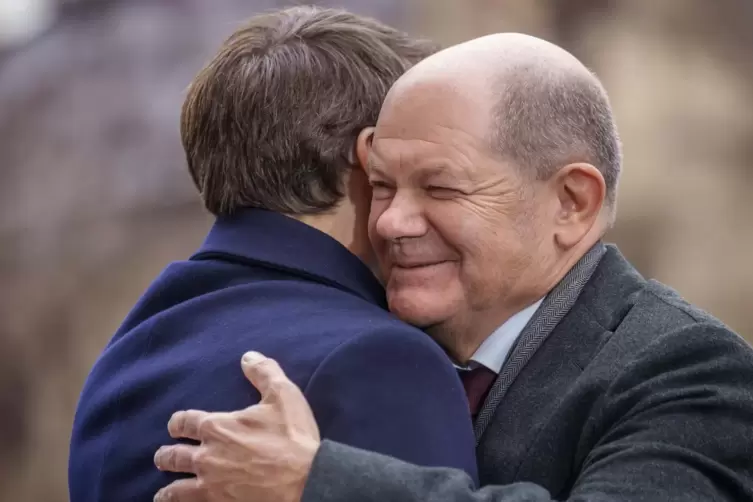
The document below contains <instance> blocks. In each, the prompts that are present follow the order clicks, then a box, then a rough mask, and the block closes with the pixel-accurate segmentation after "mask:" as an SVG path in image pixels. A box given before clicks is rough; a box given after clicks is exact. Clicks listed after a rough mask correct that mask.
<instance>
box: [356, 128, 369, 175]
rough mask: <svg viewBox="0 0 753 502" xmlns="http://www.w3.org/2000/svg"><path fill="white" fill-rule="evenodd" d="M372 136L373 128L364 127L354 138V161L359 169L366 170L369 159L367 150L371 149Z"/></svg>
mask: <svg viewBox="0 0 753 502" xmlns="http://www.w3.org/2000/svg"><path fill="white" fill-rule="evenodd" d="M373 138H374V128H373V127H366V128H365V129H363V130H362V131H361V132H360V133H359V134H358V138H357V139H356V147H355V159H353V160H355V162H353V164H354V165H355V164H358V165H359V166H360V167H361V169H363V170H364V171H365V170H366V165H367V161H368V159H369V152H370V151H371V140H372V139H373Z"/></svg>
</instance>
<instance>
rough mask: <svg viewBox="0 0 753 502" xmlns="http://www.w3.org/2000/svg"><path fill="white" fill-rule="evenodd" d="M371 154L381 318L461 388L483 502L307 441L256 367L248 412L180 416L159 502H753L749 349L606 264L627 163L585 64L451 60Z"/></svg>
mask: <svg viewBox="0 0 753 502" xmlns="http://www.w3.org/2000/svg"><path fill="white" fill-rule="evenodd" d="M363 142H364V144H362V145H360V146H359V151H360V150H365V151H368V167H367V170H368V175H369V179H370V181H371V184H372V187H373V199H372V203H371V216H370V221H369V227H370V228H369V233H370V238H371V242H372V245H373V246H374V249H375V251H376V255H377V257H378V259H379V265H380V268H381V271H382V273H383V275H384V277H385V280H386V290H387V296H388V300H389V306H390V309H391V310H392V312H393V313H394V314H396V315H397V316H398V317H399V318H401V319H402V320H403V321H405V322H408V323H411V324H413V325H415V326H419V327H421V328H423V329H424V330H425V331H426V332H427V333H429V334H430V335H431V336H432V337H433V338H434V339H435V340H436V341H437V343H439V344H440V345H441V346H442V347H443V348H444V349H445V351H446V352H447V353H448V354H449V355H450V356H451V357H452V358H453V359H454V361H455V363H456V364H457V366H458V367H459V368H460V371H461V377H462V378H463V380H464V382H465V383H466V390H467V393H468V398H469V403H470V405H471V414H472V415H473V418H474V427H475V433H476V438H477V445H478V449H477V457H478V461H479V474H480V479H481V482H482V485H484V487H483V488H482V489H480V490H476V489H475V488H474V487H473V486H472V483H471V480H470V478H469V477H468V476H467V475H465V474H464V473H463V472H461V471H458V470H451V469H430V468H421V467H417V466H414V465H411V464H408V463H404V462H401V461H398V460H395V459H392V458H390V457H386V456H381V455H377V454H375V453H371V452H367V451H363V450H359V449H354V448H350V447H347V446H344V445H341V444H337V443H334V442H331V441H328V440H325V441H320V440H319V434H318V430H317V427H316V424H315V422H314V421H313V419H312V417H311V412H310V411H309V408H308V406H307V404H306V402H305V400H304V399H303V397H302V395H301V393H300V391H298V389H297V388H296V387H295V386H294V385H293V384H292V383H290V381H289V380H287V379H286V378H285V376H284V374H283V372H282V371H281V369H280V368H279V366H277V364H276V363H275V362H274V361H272V360H271V359H267V358H265V357H264V356H263V355H259V354H248V356H247V358H245V359H244V362H243V368H244V372H245V373H246V375H247V377H248V378H249V379H250V380H251V382H252V383H253V384H254V385H255V386H256V387H257V388H258V389H259V390H260V392H261V395H262V396H263V399H262V404H261V405H259V406H254V407H251V408H247V409H245V410H241V411H238V412H236V413H234V414H229V415H228V414H219V415H218V414H208V413H204V412H200V411H187V412H179V413H177V414H176V415H174V416H173V418H172V419H171V421H170V423H169V430H170V433H171V434H172V435H173V436H174V437H186V438H190V439H194V440H197V441H200V442H201V444H200V445H199V446H186V445H181V446H169V447H163V448H162V449H160V450H159V451H158V452H157V454H156V456H155V463H156V464H157V466H158V467H159V468H160V469H164V470H180V471H187V472H192V473H198V477H197V478H195V479H190V480H183V481H182V482H180V483H179V484H176V485H173V486H170V487H167V488H166V489H165V490H164V491H163V492H160V494H159V495H158V498H157V500H177V501H186V502H187V501H194V500H201V501H212V502H224V501H241V500H245V501H251V500H253V501H255V502H273V501H274V502H281V501H282V502H298V501H300V500H302V501H304V502H320V501H321V502H324V501H329V502H360V501H363V502H372V501H373V502H382V501H391V502H413V501H428V500H431V501H442V502H444V501H446V502H451V501H452V502H459V501H464V502H465V501H478V502H481V501H510V502H512V501H523V500H525V501H550V500H568V501H607V500H609V501H611V500H615V501H616V500H619V501H638V500H640V501H646V500H660V501H668V500H678V501H679V500H682V501H691V500H692V501H720V500H725V501H739V500H753V426H752V424H753V350H752V349H751V348H750V347H749V346H748V345H747V344H746V343H745V342H744V341H743V339H742V338H740V337H739V336H738V335H736V334H735V333H733V332H732V331H730V330H729V329H728V328H727V327H725V326H724V325H723V324H722V323H721V322H719V321H718V320H716V319H714V318H713V317H711V316H710V315H708V314H706V313H704V312H702V311H700V310H699V309H697V308H695V307H693V306H691V305H689V304H688V303H686V302H684V301H683V300H682V299H681V298H680V297H679V296H678V295H677V294H676V293H675V292H673V291H672V290H670V289H669V288H667V287H665V286H663V285H661V284H659V283H657V282H656V281H649V280H646V279H644V278H643V277H641V276H640V274H638V272H637V271H636V270H635V269H634V268H633V267H632V266H631V265H630V264H629V263H628V262H627V261H626V260H625V258H623V257H622V255H621V254H620V253H619V251H618V250H617V249H616V248H615V247H614V246H607V245H605V244H603V243H602V240H601V239H602V236H603V235H604V233H605V231H606V230H607V229H608V228H609V227H610V225H611V224H612V222H613V221H614V218H615V211H616V190H617V182H618V178H619V174H620V168H621V153H620V145H619V140H618V136H617V131H616V127H615V124H614V120H613V117H612V112H611V109H610V105H609V101H608V99H607V96H606V93H605V91H604V89H603V88H602V86H601V84H600V83H599V82H598V80H597V79H596V78H595V77H594V76H593V75H592V74H591V73H590V72H589V71H588V70H587V69H586V68H585V67H584V66H583V65H582V64H581V63H580V62H578V61H577V60H576V59H575V58H574V57H573V56H571V55H570V54H568V53H566V52H565V51H564V50H562V49H560V48H558V47H556V46H554V45H551V44H549V43H547V42H544V41H542V40H538V39H535V38H531V37H527V36H523V35H515V34H499V35H492V36H487V37H483V38H480V39H476V40H473V41H470V42H467V43H464V44H461V45H458V46H456V47H453V48H450V49H447V50H445V51H442V52H440V53H438V54H436V55H434V56H432V57H429V58H428V59H426V60H424V61H423V62H422V63H420V64H418V65H417V66H415V67H414V68H413V69H412V70H410V71H408V73H406V75H405V76H404V77H402V78H401V79H399V80H398V82H397V83H396V84H395V86H394V87H393V88H392V90H391V91H390V92H389V94H388V96H387V98H386V101H385V103H384V106H383V109H382V113H381V115H380V117H379V121H378V123H377V126H376V130H375V131H374V134H373V136H370V135H368V134H365V135H363ZM387 371H389V369H387ZM168 496H172V497H173V498H162V497H168Z"/></svg>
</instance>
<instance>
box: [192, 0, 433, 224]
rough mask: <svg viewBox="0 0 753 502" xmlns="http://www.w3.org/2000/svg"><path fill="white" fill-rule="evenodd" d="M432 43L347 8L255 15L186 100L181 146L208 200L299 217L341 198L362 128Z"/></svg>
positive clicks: (227, 207)
mask: <svg viewBox="0 0 753 502" xmlns="http://www.w3.org/2000/svg"><path fill="white" fill-rule="evenodd" d="M432 52H434V47H433V46H432V45H431V44H430V43H428V42H425V41H421V40H414V39H412V38H410V37H408V36H407V35H406V34H404V33H402V32H400V31H397V30H395V29H393V28H390V27H388V26H385V25H384V24H381V23H379V22H378V21H375V20H372V19H369V18H364V17H361V16H357V15H355V14H351V13H348V12H345V11H341V10H333V9H321V8H316V7H294V8H289V9H284V10H280V11H275V12H272V13H268V14H264V15H260V16H256V17H254V18H252V19H251V20H250V21H249V22H248V23H247V24H246V25H245V26H244V27H243V28H241V29H239V30H238V31H236V32H235V33H234V34H233V35H232V36H231V37H230V38H228V39H227V40H226V41H225V43H224V44H223V46H222V47H221V49H220V51H219V53H218V54H217V55H216V56H215V57H214V59H213V60H212V61H211V62H210V63H209V64H208V65H207V66H206V67H205V68H204V69H203V70H202V71H201V72H200V73H199V75H198V76H197V77H196V78H195V80H194V81H193V83H192V85H191V87H190V89H189V91H188V96H187V98H186V100H185V103H184V105H183V111H182V117H181V137H182V141H183V147H184V149H185V153H186V159H187V162H188V168H189V170H190V173H191V176H192V178H193V181H194V183H195V184H196V186H197V188H198V189H199V191H200V192H201V195H202V198H203V199H204V204H205V206H206V207H207V209H209V211H211V212H212V213H214V214H215V215H221V214H228V213H232V212H233V211H235V210H237V209H239V208H242V207H259V208H264V209H269V210H273V211H277V212H281V213H286V214H295V215H302V214H313V213H317V212H321V211H326V210H327V209H330V208H332V207H333V206H335V205H336V204H337V203H338V201H339V200H340V198H341V197H342V186H341V181H342V175H343V173H344V171H345V170H346V169H348V166H349V165H350V164H351V162H350V160H349V159H350V158H351V157H352V152H353V147H354V143H355V140H356V138H357V136H358V134H359V132H360V131H361V130H362V129H363V128H365V127H368V126H371V125H373V124H375V123H376V120H377V117H378V115H379V110H380V108H381V105H382V101H383V99H384V97H385V95H386V94H387V91H388V90H389V88H390V86H391V85H392V84H393V83H394V81H395V80H397V78H398V77H400V76H401V75H402V74H403V73H404V72H405V71H406V70H407V69H408V68H409V67H411V66H412V65H413V64H414V63H416V62H418V61H420V60H421V59H423V58H424V57H426V56H428V55H430V54H431V53H432Z"/></svg>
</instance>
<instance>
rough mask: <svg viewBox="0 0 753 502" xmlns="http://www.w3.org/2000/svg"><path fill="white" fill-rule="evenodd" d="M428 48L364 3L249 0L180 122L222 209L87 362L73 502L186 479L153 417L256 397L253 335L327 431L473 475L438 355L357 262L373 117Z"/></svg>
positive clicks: (127, 496)
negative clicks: (161, 466) (90, 364)
mask: <svg viewBox="0 0 753 502" xmlns="http://www.w3.org/2000/svg"><path fill="white" fill-rule="evenodd" d="M431 52H432V47H431V45H429V44H427V43H425V42H421V41H417V40H413V39H411V38H409V37H408V36H406V35H405V34H403V33H400V32H398V31H396V30H394V29H391V28H389V27H387V26H384V25H382V24H380V23H378V22H376V21H373V20H369V19H365V18H362V17H359V16H355V15H353V14H349V13H346V12H342V11H336V10H327V9H316V8H303V7H301V8H293V9H287V10H282V11H278V12H274V13H271V14H267V15H262V16H258V17H255V18H254V19H252V20H251V22H250V23H249V24H248V25H246V26H245V27H244V28H242V29H240V30H239V31H237V32H236V33H235V34H233V35H232V36H231V37H230V38H229V39H228V40H227V41H226V42H225V44H224V45H223V46H222V48H221V50H220V52H219V54H217V56H216V57H215V58H214V59H213V60H212V61H211V62H210V63H209V64H208V65H207V66H206V68H204V69H203V70H202V71H201V73H200V74H199V75H198V76H197V78H196V79H195V81H194V82H193V84H192V85H191V88H190V90H189V92H188V96H187V98H186V101H185V105H184V107H183V114H182V119H181V135H182V139H183V145H184V148H185V151H186V158H187V162H188V167H189V170H190V172H191V176H192V178H193V180H194V182H195V184H196V186H197V187H198V189H199V190H200V192H201V195H202V198H203V200H204V202H205V205H206V207H207V208H208V209H209V210H210V211H211V212H212V213H213V214H215V215H216V216H217V221H216V223H215V225H214V227H213V228H212V230H211V231H210V233H209V235H208V237H207V239H206V241H205V242H204V244H203V246H202V247H201V249H200V250H199V251H198V252H197V253H196V254H194V255H193V256H192V257H191V258H190V259H189V260H188V261H184V262H178V263H174V264H172V265H170V266H169V267H168V268H167V269H166V270H165V271H164V272H163V273H162V275H161V276H160V277H159V278H158V279H157V280H156V281H155V282H154V284H152V286H151V287H150V288H149V289H148V291H147V292H146V293H145V294H144V296H143V297H142V298H141V300H140V301H139V303H138V304H137V306H136V307H135V308H134V310H133V311H132V312H131V313H130V315H129V316H128V318H127V319H126V320H125V322H124V324H123V325H122V327H121V328H120V330H119V331H118V332H117V333H116V334H115V336H114V338H113V339H112V341H111V342H110V344H109V345H108V346H107V347H106V349H105V350H104V353H103V354H102V355H101V357H100V358H99V360H98V361H97V363H96V364H95V366H94V368H93V370H92V372H91V374H90V376H89V378H88V380H87V382H86V384H85V387H84V390H83V392H82V395H81V399H80V402H79V406H78V410H77V413H76V418H75V423H74V428H73V435H72V439H71V453H70V464H69V485H70V498H71V501H72V502H88V501H92V502H93V501H107V502H118V501H124V502H125V501H128V502H133V501H147V500H151V499H152V497H153V495H154V493H155V492H157V490H158V489H160V488H161V487H162V486H164V485H166V484H168V483H169V482H170V481H173V480H176V479H178V476H176V475H172V474H166V473H162V472H160V471H158V470H157V469H155V468H154V465H153V463H152V458H153V454H154V451H155V450H156V449H157V447H158V446H159V445H160V444H164V443H166V442H168V441H170V438H169V436H168V434H167V431H166V430H165V428H164V423H165V422H166V421H167V420H168V418H169V417H170V415H171V414H172V413H173V412H175V411H177V410H179V409H185V408H198V409H205V410H211V411H218V412H224V411H230V410H234V409H241V408H245V407H246V406H249V405H251V404H254V403H256V402H258V401H259V394H258V393H256V392H255V391H252V390H250V389H249V388H248V386H247V385H246V382H245V380H244V378H243V375H241V374H239V372H238V371H237V360H238V358H239V357H240V356H241V355H242V354H243V353H244V352H246V351H247V350H260V351H263V352H264V353H267V354H270V355H274V357H275V358H276V359H277V360H279V361H280V362H281V363H282V365H283V366H284V367H285V370H286V371H287V373H288V375H289V376H290V377H291V378H292V379H293V380H294V381H295V382H296V384H297V385H298V386H299V387H300V388H302V389H304V392H305V394H306V397H307V398H308V400H309V402H310V403H311V406H312V408H313V410H314V414H315V416H316V419H317V422H318V426H319V429H320V430H321V434H322V436H323V437H326V438H330V439H332V440H335V441H340V442H343V443H346V444H350V445H353V446H358V447H362V448H366V449H369V450H375V451H379V452H382V453H385V454H389V455H393V456H396V457H398V458H401V459H404V460H407V461H411V462H414V463H418V464H422V465H426V466H449V467H456V468H460V469H463V470H464V471H465V472H467V473H468V474H469V475H470V476H471V477H473V478H475V477H476V466H475V453H474V443H473V433H472V426H471V420H470V415H469V413H468V402H467V400H466V397H465V394H464V390H463V387H462V384H461V382H460V380H459V378H458V376H457V374H456V371H455V369H454V368H453V366H452V364H451V363H450V359H449V358H448V356H447V355H446V354H445V353H444V352H443V351H442V350H441V348H440V347H439V346H438V345H437V344H436V343H434V342H433V341H432V340H431V339H430V338H429V337H427V336H426V335H425V334H424V333H422V332H421V331H419V330H418V329H415V328H412V327H410V326H408V325H406V324H403V323H401V322H399V321H398V320H397V319H395V318H394V317H392V316H391V315H390V314H389V313H388V312H387V311H386V302H385V298H384V291H383V288H382V286H381V285H380V284H379V282H378V281H377V279H376V277H375V276H374V275H373V273H372V272H371V270H370V269H369V267H368V266H367V264H368V263H370V262H371V247H370V246H369V243H368V239H367V237H366V235H365V228H366V219H367V216H368V210H369V203H370V202H369V201H370V188H369V184H368V180H367V177H366V175H365V173H364V172H363V169H362V168H361V166H362V165H363V164H364V163H365V158H366V151H367V149H368V141H367V139H368V137H369V135H370V130H369V126H371V125H372V124H374V123H375V122H376V119H377V116H378V113H379V109H380V106H381V103H382V100H383V98H384V96H385V95H386V93H387V90H388V89H389V88H390V86H391V85H392V83H393V82H394V81H395V80H396V79H397V78H398V77H399V76H400V75H401V74H402V73H403V72H404V71H405V70H406V69H407V68H408V67H410V66H411V65H412V64H413V63H415V62H417V61H418V60H420V59H422V58H423V57H425V56H427V55H428V54H430V53H431ZM229 415H231V414H229Z"/></svg>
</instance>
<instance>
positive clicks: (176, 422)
mask: <svg viewBox="0 0 753 502" xmlns="http://www.w3.org/2000/svg"><path fill="white" fill-rule="evenodd" d="M208 415H209V413H207V412H206V411H199V410H187V411H178V412H176V413H173V416H171V417H170V421H169V422H167V431H168V432H169V433H170V437H172V438H175V439H179V438H186V439H195V440H196V441H200V440H201V438H200V437H199V436H200V434H199V433H200V431H201V424H202V422H203V421H204V420H205V419H206V418H207V416H208Z"/></svg>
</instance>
